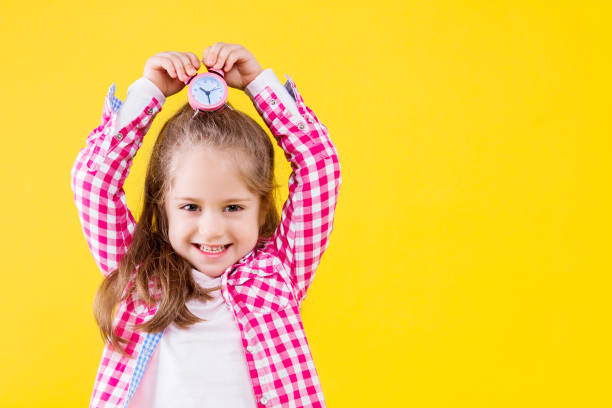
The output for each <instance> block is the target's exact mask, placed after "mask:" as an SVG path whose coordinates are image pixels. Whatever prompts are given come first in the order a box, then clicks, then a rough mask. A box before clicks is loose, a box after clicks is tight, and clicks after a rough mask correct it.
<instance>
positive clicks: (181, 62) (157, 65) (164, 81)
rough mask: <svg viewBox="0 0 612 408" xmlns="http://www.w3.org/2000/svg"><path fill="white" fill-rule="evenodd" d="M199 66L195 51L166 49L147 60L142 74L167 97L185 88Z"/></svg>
mask: <svg viewBox="0 0 612 408" xmlns="http://www.w3.org/2000/svg"><path fill="white" fill-rule="evenodd" d="M199 68H200V60H199V59H198V57H196V55H195V54H194V53H192V52H176V51H166V52H160V53H159V54H155V55H154V56H152V57H151V58H149V59H148V60H147V62H146V64H145V67H144V72H143V74H142V76H143V77H145V78H147V79H148V80H150V81H151V82H153V83H154V84H155V85H156V86H157V87H158V88H159V90H160V91H162V93H163V94H164V95H165V96H166V98H167V97H169V96H170V95H174V94H175V93H177V92H179V91H180V90H181V89H183V87H185V84H186V83H187V82H188V81H189V79H190V78H191V77H193V76H195V75H197V73H198V69H199Z"/></svg>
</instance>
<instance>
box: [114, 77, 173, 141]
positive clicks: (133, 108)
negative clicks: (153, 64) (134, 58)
mask: <svg viewBox="0 0 612 408" xmlns="http://www.w3.org/2000/svg"><path fill="white" fill-rule="evenodd" d="M153 97H154V98H155V99H157V101H158V102H159V103H160V105H163V104H164V102H165V101H166V96H165V95H164V94H163V93H162V91H161V90H160V89H159V88H158V87H157V86H156V85H155V84H154V83H153V82H151V81H150V80H149V79H147V78H145V77H141V78H138V79H137V80H136V81H134V82H133V83H132V85H130V86H129V87H128V91H127V96H126V98H125V102H124V103H123V104H122V105H121V107H120V108H119V110H118V111H117V119H116V126H115V129H121V128H123V127H124V126H125V125H127V124H128V123H130V122H131V121H133V120H134V119H136V118H137V117H138V115H140V114H141V113H142V111H143V110H144V108H146V107H147V105H148V104H149V103H151V98H153Z"/></svg>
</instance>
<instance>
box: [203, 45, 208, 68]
mask: <svg viewBox="0 0 612 408" xmlns="http://www.w3.org/2000/svg"><path fill="white" fill-rule="evenodd" d="M209 61H210V45H209V46H208V47H206V48H204V52H203V53H202V62H203V63H204V64H205V65H210V63H209Z"/></svg>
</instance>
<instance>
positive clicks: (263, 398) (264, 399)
mask: <svg viewBox="0 0 612 408" xmlns="http://www.w3.org/2000/svg"><path fill="white" fill-rule="evenodd" d="M259 402H261V403H262V404H264V405H266V404H267V403H268V399H267V398H266V397H261V399H260V400H259Z"/></svg>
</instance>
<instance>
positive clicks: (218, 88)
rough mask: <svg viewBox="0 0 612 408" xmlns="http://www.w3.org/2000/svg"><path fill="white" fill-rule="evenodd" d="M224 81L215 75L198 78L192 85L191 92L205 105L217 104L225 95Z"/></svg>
mask: <svg viewBox="0 0 612 408" xmlns="http://www.w3.org/2000/svg"><path fill="white" fill-rule="evenodd" d="M224 88H225V87H224V85H223V83H221V81H220V80H219V79H218V78H215V77H213V76H205V77H201V78H198V79H197V80H196V81H195V83H194V84H193V86H192V90H191V92H192V93H193V96H194V98H196V99H197V100H198V102H200V103H202V104H204V105H215V104H217V103H219V102H220V101H221V99H222V98H223V96H224V95H225V89H224Z"/></svg>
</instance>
